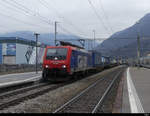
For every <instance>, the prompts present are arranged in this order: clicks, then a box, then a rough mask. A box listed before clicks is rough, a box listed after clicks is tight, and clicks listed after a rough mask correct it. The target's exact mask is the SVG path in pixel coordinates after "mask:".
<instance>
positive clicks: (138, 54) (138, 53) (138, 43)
mask: <svg viewBox="0 0 150 116" xmlns="http://www.w3.org/2000/svg"><path fill="white" fill-rule="evenodd" d="M137 46H138V48H137V58H138V68H139V67H140V36H139V34H138V36H137Z"/></svg>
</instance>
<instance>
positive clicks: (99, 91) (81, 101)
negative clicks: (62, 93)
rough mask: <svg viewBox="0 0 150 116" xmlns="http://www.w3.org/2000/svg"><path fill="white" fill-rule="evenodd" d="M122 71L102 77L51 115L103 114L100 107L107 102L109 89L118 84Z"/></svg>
mask: <svg viewBox="0 0 150 116" xmlns="http://www.w3.org/2000/svg"><path fill="white" fill-rule="evenodd" d="M122 71H123V69H121V70H119V71H117V72H114V73H113V74H112V75H110V76H109V77H107V78H106V77H103V78H101V79H100V80H98V81H97V82H95V83H94V84H92V85H91V86H89V87H88V88H87V89H85V90H83V91H82V92H81V93H79V94H78V95H77V96H75V97H74V98H72V99H71V100H69V101H68V102H67V103H65V104H64V105H62V106H61V107H59V108H58V109H56V110H55V111H54V112H53V113H98V112H103V110H102V106H103V104H104V101H105V100H107V96H108V94H109V93H110V92H111V90H112V89H111V88H112V87H114V85H115V84H116V82H119V79H120V75H121V73H122Z"/></svg>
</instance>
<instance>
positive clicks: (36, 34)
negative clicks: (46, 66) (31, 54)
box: [34, 33, 40, 74]
mask: <svg viewBox="0 0 150 116" xmlns="http://www.w3.org/2000/svg"><path fill="white" fill-rule="evenodd" d="M34 35H35V38H36V65H35V68H36V74H38V70H37V64H38V51H37V47H38V45H37V44H38V36H39V35H40V34H38V33H34Z"/></svg>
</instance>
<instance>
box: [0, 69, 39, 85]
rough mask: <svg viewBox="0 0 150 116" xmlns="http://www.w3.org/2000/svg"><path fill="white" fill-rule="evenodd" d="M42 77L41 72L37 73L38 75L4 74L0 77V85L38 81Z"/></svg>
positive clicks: (33, 73) (30, 73) (32, 73)
mask: <svg viewBox="0 0 150 116" xmlns="http://www.w3.org/2000/svg"><path fill="white" fill-rule="evenodd" d="M41 76H42V72H41V71H39V72H38V74H36V72H28V73H14V74H6V75H0V85H3V84H6V83H11V82H17V81H18V82H19V81H24V80H30V79H31V80H32V79H38V78H39V79H40V78H41Z"/></svg>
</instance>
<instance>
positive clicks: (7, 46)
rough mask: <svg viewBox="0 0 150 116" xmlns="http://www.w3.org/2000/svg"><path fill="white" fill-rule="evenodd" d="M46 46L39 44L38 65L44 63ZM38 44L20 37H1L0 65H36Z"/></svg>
mask: <svg viewBox="0 0 150 116" xmlns="http://www.w3.org/2000/svg"><path fill="white" fill-rule="evenodd" d="M45 46H46V45H44V44H40V43H39V42H38V49H37V50H38V55H37V56H38V63H42V61H43V56H44V51H45ZM35 63H36V42H35V41H32V40H27V39H23V38H19V37H0V64H35Z"/></svg>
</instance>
